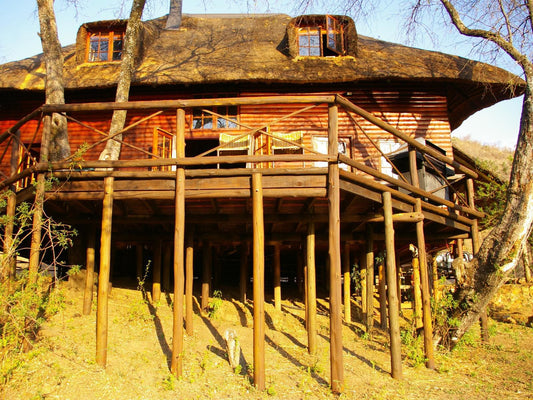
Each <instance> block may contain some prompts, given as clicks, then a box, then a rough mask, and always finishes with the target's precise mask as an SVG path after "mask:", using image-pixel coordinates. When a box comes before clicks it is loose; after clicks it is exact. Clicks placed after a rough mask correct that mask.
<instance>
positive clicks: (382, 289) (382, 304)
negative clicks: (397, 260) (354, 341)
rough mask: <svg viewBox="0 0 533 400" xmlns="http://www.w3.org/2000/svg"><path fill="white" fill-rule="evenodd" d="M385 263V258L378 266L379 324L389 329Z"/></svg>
mask: <svg viewBox="0 0 533 400" xmlns="http://www.w3.org/2000/svg"><path fill="white" fill-rule="evenodd" d="M385 272H386V271H385V264H384V262H383V260H382V261H381V262H380V263H379V266H378V279H379V281H378V294H379V323H380V324H379V325H380V327H381V329H383V330H387V326H388V325H387V284H386V283H385V275H386V274H385Z"/></svg>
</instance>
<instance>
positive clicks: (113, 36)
mask: <svg viewBox="0 0 533 400" xmlns="http://www.w3.org/2000/svg"><path fill="white" fill-rule="evenodd" d="M125 34H126V29H125V28H120V29H94V30H89V31H88V32H87V42H86V51H85V61H86V62H88V63H106V62H120V61H121V60H122V53H123V52H124V37H125ZM95 38H96V39H95ZM93 42H94V43H97V49H96V50H94V51H93V46H92V45H93ZM117 42H120V43H121V46H120V49H119V50H117V49H116V43H117ZM102 44H107V51H102V50H101V49H102ZM103 54H105V55H106V56H105V57H106V59H102V55H103ZM116 54H119V58H115V55H116Z"/></svg>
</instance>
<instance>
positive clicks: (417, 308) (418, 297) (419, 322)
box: [411, 254, 424, 329]
mask: <svg viewBox="0 0 533 400" xmlns="http://www.w3.org/2000/svg"><path fill="white" fill-rule="evenodd" d="M411 263H412V264H411V265H412V267H413V303H414V304H413V311H414V312H413V313H414V326H415V329H420V328H422V327H423V326H424V322H423V318H422V292H421V291H420V263H419V259H418V254H413V259H412V260H411Z"/></svg>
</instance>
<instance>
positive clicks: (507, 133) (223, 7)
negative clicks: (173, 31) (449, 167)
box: [0, 0, 522, 149]
mask: <svg viewBox="0 0 533 400" xmlns="http://www.w3.org/2000/svg"><path fill="white" fill-rule="evenodd" d="M75 1H76V0H55V12H56V19H57V24H58V32H59V40H60V42H61V44H62V45H63V46H66V45H68V44H72V43H74V42H75V40H76V32H77V30H78V27H79V26H80V25H81V24H82V23H84V22H90V21H97V20H105V19H114V18H127V16H128V14H129V7H130V5H131V0H77V3H78V5H77V6H76V7H74V6H73V5H72V3H73V2H75ZM294 3H295V2H287V1H285V2H284V1H278V0H262V1H261V0H194V1H193V0H183V12H184V13H188V14H203V13H247V12H251V13H263V12H281V13H287V14H291V15H297V14H295V11H294V10H292V9H291V6H289V7H287V6H286V5H287V4H294ZM331 3H332V4H335V3H336V2H335V1H332V2H331ZM397 3H398V4H400V3H401V2H397V1H394V0H391V2H390V7H389V8H388V13H387V15H379V14H373V15H372V16H371V17H366V18H364V19H363V21H359V20H358V19H357V18H354V19H355V21H356V27H357V31H358V33H359V34H361V35H365V36H371V37H374V38H378V39H381V40H386V41H391V42H396V43H405V37H404V34H403V33H402V24H401V19H400V18H399V17H398V16H397V15H396V13H395V11H394V9H395V8H398V4H397ZM168 4H169V0H147V4H146V7H145V12H144V14H143V19H150V18H156V17H160V16H163V15H165V14H167V13H168ZM0 6H1V7H0V9H1V10H2V13H0V32H1V33H2V34H1V35H0V63H5V62H9V61H16V60H21V59H23V58H27V57H31V56H33V55H35V54H39V53H41V52H42V49H41V42H40V39H39V37H38V32H39V21H38V18H37V6H36V1H35V0H15V1H13V0H0ZM391 9H392V11H391ZM336 11H338V10H333V9H332V10H328V9H324V8H318V9H310V10H308V12H316V13H328V12H330V13H335V12H336ZM352 17H353V16H352ZM441 29H442V32H441V37H444V38H447V40H446V42H445V43H443V42H441V43H439V44H437V45H436V44H434V43H433V42H432V41H431V40H429V39H427V38H424V37H419V38H418V39H417V41H416V42H415V43H409V45H411V46H414V47H420V48H426V49H430V50H438V51H442V52H445V53H449V54H456V55H460V56H463V57H468V58H473V59H476V57H475V56H474V55H473V54H472V52H471V49H472V44H471V43H465V41H464V39H463V38H462V37H460V36H459V35H458V34H455V32H454V31H453V30H452V29H451V28H449V29H446V28H441ZM503 61H505V60H503ZM503 66H504V67H505V68H511V69H513V65H512V64H509V63H506V64H505V65H503ZM514 72H516V71H514ZM521 108H522V98H521V97H520V98H517V99H513V100H507V101H503V102H500V103H498V104H496V105H494V106H492V107H489V108H486V109H484V110H481V111H479V112H477V113H476V114H474V115H473V116H471V117H470V118H469V119H467V120H466V121H465V122H463V124H462V125H461V126H460V127H459V128H458V129H456V130H455V131H454V132H452V135H453V136H456V137H459V138H470V139H474V140H476V141H478V142H480V143H483V144H491V145H497V146H500V147H506V148H511V149H512V148H514V147H515V145H516V140H517V136H518V125H519V120H520V112H521Z"/></svg>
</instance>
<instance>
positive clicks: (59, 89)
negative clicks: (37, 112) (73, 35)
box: [37, 0, 70, 161]
mask: <svg viewBox="0 0 533 400" xmlns="http://www.w3.org/2000/svg"><path fill="white" fill-rule="evenodd" d="M37 7H38V11H39V25H40V29H41V32H40V35H39V36H40V38H41V43H42V46H43V56H44V60H45V65H46V84H45V92H46V104H65V89H64V85H63V54H62V52H61V43H59V38H58V36H57V24H56V18H55V14H54V0H37ZM48 142H49V147H48V153H46V152H41V154H43V155H44V158H45V160H46V159H47V160H49V161H58V160H63V159H65V158H67V157H68V156H69V155H70V146H69V142H68V131H67V120H66V118H65V117H64V116H62V115H60V114H53V116H52V120H51V127H50V137H49V138H48ZM41 161H43V160H41Z"/></svg>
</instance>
